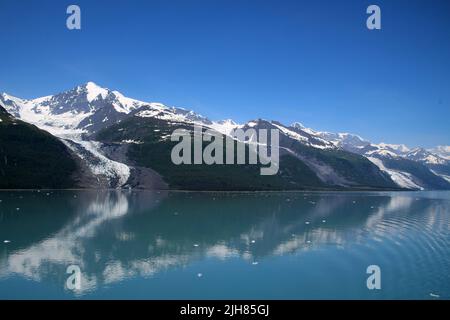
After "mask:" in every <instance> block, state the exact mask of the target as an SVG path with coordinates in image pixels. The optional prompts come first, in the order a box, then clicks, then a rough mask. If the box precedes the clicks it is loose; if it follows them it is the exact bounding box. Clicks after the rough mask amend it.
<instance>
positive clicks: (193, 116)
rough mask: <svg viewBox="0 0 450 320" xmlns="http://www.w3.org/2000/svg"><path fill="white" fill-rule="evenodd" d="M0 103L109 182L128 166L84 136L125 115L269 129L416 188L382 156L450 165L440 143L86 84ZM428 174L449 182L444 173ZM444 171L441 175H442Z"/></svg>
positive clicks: (449, 150)
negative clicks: (362, 161) (238, 116)
mask: <svg viewBox="0 0 450 320" xmlns="http://www.w3.org/2000/svg"><path fill="white" fill-rule="evenodd" d="M0 104H1V105H3V106H4V108H5V109H6V110H7V111H8V112H9V113H10V114H11V115H13V116H14V117H16V118H19V119H21V120H24V121H26V122H28V123H31V124H34V125H36V126H38V127H39V128H41V129H43V130H46V131H48V132H50V133H51V134H53V135H55V136H57V137H59V138H61V139H62V140H63V141H64V142H65V143H66V144H67V145H68V146H69V147H70V148H71V149H72V150H74V151H75V152H76V153H77V154H79V155H80V157H81V158H82V159H84V160H85V161H86V162H87V163H88V165H89V167H90V168H91V170H92V171H93V172H94V173H95V174H100V173H101V172H103V174H105V175H106V176H107V177H108V178H109V179H110V180H111V181H114V183H112V185H111V186H115V187H121V186H123V185H125V184H126V182H127V179H128V177H129V175H130V168H129V167H128V166H126V165H124V164H122V163H119V162H115V161H112V160H110V159H108V158H107V157H106V156H104V155H103V153H102V151H101V150H102V145H101V144H99V143H95V142H93V141H91V140H89V136H90V135H92V134H93V133H95V132H98V131H99V130H101V129H103V128H105V127H108V126H110V125H113V124H116V123H119V122H121V121H122V120H123V119H125V118H126V117H130V116H137V117H154V118H158V119H162V120H166V121H168V122H183V123H190V124H200V125H203V126H206V127H209V128H212V129H214V130H217V131H218V132H220V133H222V134H225V135H229V134H230V133H231V131H232V130H234V129H237V128H243V129H247V128H254V129H272V128H277V129H279V130H280V132H281V134H282V135H284V136H287V137H289V138H290V139H294V140H296V141H299V142H300V143H302V144H305V145H308V146H311V147H314V148H319V149H336V148H339V149H343V150H346V151H349V152H353V153H357V154H360V155H363V156H365V157H367V158H368V159H369V160H370V161H372V162H373V163H375V164H376V165H377V166H378V167H379V168H380V169H381V170H382V171H385V172H386V173H387V174H389V175H390V176H391V178H392V179H393V180H394V181H395V182H396V183H397V184H398V185H399V186H401V187H405V188H409V189H420V188H422V186H421V185H420V183H419V182H418V179H415V177H414V176H413V175H412V174H411V173H407V172H401V171H400V170H393V169H390V168H388V167H387V166H386V165H385V164H384V162H383V161H386V159H391V160H392V159H395V160H399V161H400V160H401V159H407V160H412V161H416V162H421V163H423V164H425V165H429V166H430V169H433V170H434V169H436V168H435V167H432V166H433V165H435V166H437V165H445V166H446V165H449V161H450V146H439V147H436V148H433V149H430V150H425V149H423V148H416V149H412V150H411V149H409V148H408V147H407V146H405V145H403V144H387V143H379V144H373V143H371V142H370V141H367V140H365V139H363V138H362V137H360V136H358V135H356V134H351V133H331V132H319V131H315V130H313V129H310V128H307V127H305V126H304V125H303V124H302V123H300V122H294V123H293V124H292V125H290V126H286V125H283V124H282V123H279V122H276V121H267V120H261V119H258V120H252V121H249V122H247V123H245V124H243V125H240V124H237V123H235V122H234V121H233V120H231V119H227V120H222V121H210V120H209V119H208V118H206V117H204V116H201V115H199V114H197V113H195V112H193V111H190V110H186V109H183V108H175V107H168V106H166V105H164V104H161V103H156V102H144V101H140V100H135V99H132V98H128V97H126V96H124V95H123V94H122V93H120V92H119V91H113V90H110V89H107V88H103V87H100V86H98V85H97V84H95V83H94V82H87V83H85V84H83V85H79V86H77V87H75V88H73V89H71V90H67V91H64V92H62V93H58V94H55V95H49V96H44V97H40V98H36V99H31V100H27V99H21V98H17V97H14V96H11V95H9V94H6V93H3V94H1V95H0ZM433 174H435V175H438V176H440V177H443V178H444V179H446V180H448V175H446V173H442V172H439V173H436V171H433ZM444 175H445V176H444Z"/></svg>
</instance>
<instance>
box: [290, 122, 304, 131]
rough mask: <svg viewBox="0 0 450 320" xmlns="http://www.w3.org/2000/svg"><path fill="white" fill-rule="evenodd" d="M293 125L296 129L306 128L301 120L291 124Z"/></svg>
mask: <svg viewBox="0 0 450 320" xmlns="http://www.w3.org/2000/svg"><path fill="white" fill-rule="evenodd" d="M291 127H293V128H296V129H306V127H305V126H304V125H303V124H302V123H300V122H294V123H293V124H291Z"/></svg>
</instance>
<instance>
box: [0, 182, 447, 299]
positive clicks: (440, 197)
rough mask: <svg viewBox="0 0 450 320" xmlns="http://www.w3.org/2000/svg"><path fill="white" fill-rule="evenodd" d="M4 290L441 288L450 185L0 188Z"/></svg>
mask: <svg viewBox="0 0 450 320" xmlns="http://www.w3.org/2000/svg"><path fill="white" fill-rule="evenodd" d="M70 265H76V266H78V267H79V268H80V271H81V282H80V288H79V289H74V290H70V289H68V288H67V285H66V281H67V278H68V277H69V276H70V274H67V273H66V270H67V267H68V266H70ZM369 265H378V266H379V267H380V270H381V289H380V290H369V289H368V288H367V286H366V280H367V277H368V276H369V275H368V274H367V273H366V269H367V267H368V266H369ZM0 298H2V299H12V298H19V299H21V298H27V299H28V298H31V299H34V298H41V299H42V298H44V299H46V298H62V299H92V298H100V299H108V298H113V299H115V298H121V299H129V298H138V299H147V298H149V299H317V298H319V299H353V298H356V299H450V193H449V192H398V193H308V192H298V193H293V192H292V193H291V192H289V193H183V192H174V193H171V192H147V191H129V192H128V191H125V192H124V191H41V192H38V191H20V192H19V191H17V192H9V191H4V192H0Z"/></svg>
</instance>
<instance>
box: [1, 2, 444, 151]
mask: <svg viewBox="0 0 450 320" xmlns="http://www.w3.org/2000/svg"><path fill="white" fill-rule="evenodd" d="M70 4H78V5H79V6H80V7H81V14H82V29H81V30H79V31H70V30H68V29H67V28H66V18H67V14H66V8H67V6H68V5H70ZM370 4H377V5H379V6H380V7H381V12H382V30H379V31H369V30H368V29H367V28H366V26H365V25H366V24H365V23H366V19H367V16H368V15H367V14H366V8H367V6H368V5H370ZM0 39H1V45H0V70H2V76H1V77H0V91H1V92H8V93H10V94H13V95H16V96H19V97H24V98H33V97H39V96H43V95H48V94H52V93H56V92H60V91H62V90H66V89H70V88H72V87H74V86H75V85H77V84H80V83H84V82H87V81H89V80H92V81H94V82H96V83H98V84H99V85H101V86H104V87H108V88H111V89H117V90H119V91H121V92H122V93H124V94H125V95H127V96H130V97H133V98H137V99H141V100H144V101H160V102H163V103H165V104H168V105H175V106H182V107H186V108H189V109H193V110H194V111H196V112H199V113H201V114H203V115H206V116H208V117H209V118H211V119H222V118H233V119H235V120H237V121H238V122H244V121H247V120H250V119H254V118H258V117H260V118H265V119H276V120H279V121H281V122H283V123H287V124H289V123H291V122H294V121H300V122H302V123H304V124H305V125H306V126H309V127H312V128H314V129H317V130H327V131H334V132H353V133H358V134H360V135H361V136H363V137H365V138H367V139H370V140H372V141H374V142H381V141H384V142H389V143H406V144H408V145H411V146H416V145H422V146H425V147H431V146H434V145H443V144H446V145H450V126H449V122H450V121H449V119H450V41H449V39H450V2H449V1H447V0H433V1H426V0H416V1H414V0H390V1H379V0H374V1H363V0H342V1H317V0H315V1H312V0H311V1H283V0H277V1H264V0H254V1H247V0H233V1H232V0H180V1H172V0H161V1H153V0H150V1H132V0H129V1H120V2H119V1H106V0H105V1H100V0H97V1H93V0H89V1H78V0H72V1H54V0H49V1H31V0H29V1H17V0H0Z"/></svg>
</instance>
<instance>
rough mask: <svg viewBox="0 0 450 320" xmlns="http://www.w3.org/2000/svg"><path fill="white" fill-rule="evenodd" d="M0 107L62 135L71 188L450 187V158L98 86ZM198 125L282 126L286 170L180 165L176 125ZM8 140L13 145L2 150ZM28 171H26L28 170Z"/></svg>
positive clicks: (225, 128) (2, 98) (4, 98)
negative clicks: (175, 154) (207, 112)
mask: <svg viewBox="0 0 450 320" xmlns="http://www.w3.org/2000/svg"><path fill="white" fill-rule="evenodd" d="M0 102H1V103H2V105H3V106H4V109H3V111H2V112H3V113H6V111H7V112H9V115H5V116H4V117H5V119H14V120H8V121H16V122H19V120H16V119H20V120H22V121H25V122H27V123H29V124H33V125H36V126H37V127H39V128H40V129H41V130H45V131H48V132H49V133H50V134H52V135H53V136H55V137H57V138H59V140H58V139H56V138H54V139H55V141H57V142H58V143H59V144H60V145H63V146H64V147H65V149H66V150H67V152H68V154H69V155H70V157H69V158H72V159H75V162H76V164H77V169H74V170H75V171H76V172H75V176H76V175H77V174H78V177H79V178H78V181H72V182H67V185H72V186H73V185H89V183H91V184H90V186H92V187H108V188H124V187H125V188H149V189H165V188H172V189H191V190H193V189H195V190H285V189H289V190H292V189H313V190H386V189H389V190H392V189H450V183H449V181H450V180H449V179H447V178H448V177H450V171H449V170H448V169H449V163H448V159H446V158H445V157H443V156H441V155H439V154H437V153H434V152H433V151H431V150H424V149H417V150H416V149H412V150H410V149H409V148H408V147H406V146H404V145H389V144H373V143H371V142H369V141H367V140H364V139H363V138H361V137H360V136H358V135H354V134H350V133H329V132H318V131H315V130H313V129H309V128H306V127H305V126H303V125H302V124H301V123H299V122H296V123H293V124H292V125H288V126H286V125H284V124H282V123H280V122H277V121H269V120H263V119H256V120H252V121H248V122H247V123H244V124H237V123H236V122H234V121H233V120H231V119H227V120H221V121H211V120H209V119H208V118H206V117H203V116H201V115H199V114H197V113H195V112H193V111H190V110H186V109H183V108H176V107H169V106H166V105H164V104H161V103H157V102H144V101H140V100H136V99H131V98H128V97H125V96H124V95H123V94H121V93H120V92H118V91H113V90H110V89H107V88H102V87H100V86H98V85H96V84H95V83H93V82H88V83H86V84H83V85H80V86H77V87H75V88H73V89H71V90H68V91H65V92H62V93H58V94H55V95H51V96H45V97H42V98H37V99H32V100H27V99H21V98H17V97H14V96H11V95H9V94H5V93H4V94H2V95H0ZM5 109H6V110H5ZM5 121H6V120H5ZM20 123H23V122H21V121H20ZM23 124H25V123H23ZM194 124H198V125H201V126H203V127H204V128H210V129H214V130H216V131H217V132H219V133H221V134H222V135H223V138H224V137H225V136H226V135H229V134H230V132H231V131H232V130H233V129H237V128H241V129H250V128H253V129H279V132H280V171H279V173H278V174H277V175H276V176H261V175H259V166H255V165H253V166H252V165H249V166H245V165H239V166H238V165H236V166H226V165H225V166H222V165H212V166H207V165H195V166H194V165H192V166H189V165H187V166H186V165H181V166H176V165H173V164H172V163H171V161H170V151H171V149H172V147H173V145H174V143H173V142H171V141H170V134H171V133H172V132H173V130H174V129H176V128H184V129H186V130H192V129H193V125H194ZM10 130H11V129H10ZM40 132H43V131H40ZM2 143H6V142H5V140H3V142H0V147H2ZM236 143H245V144H246V142H244V141H236ZM35 147H36V148H38V145H36V146H35ZM246 147H248V146H246ZM269 147H270V146H269ZM439 150H441V151H442V152H443V151H445V149H442V148H441V149H439ZM27 170H29V168H27V167H24V168H23V170H22V171H23V172H27ZM19 171H20V170H19ZM66 176H70V175H66ZM80 177H82V178H80ZM89 181H90V182H89Z"/></svg>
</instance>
